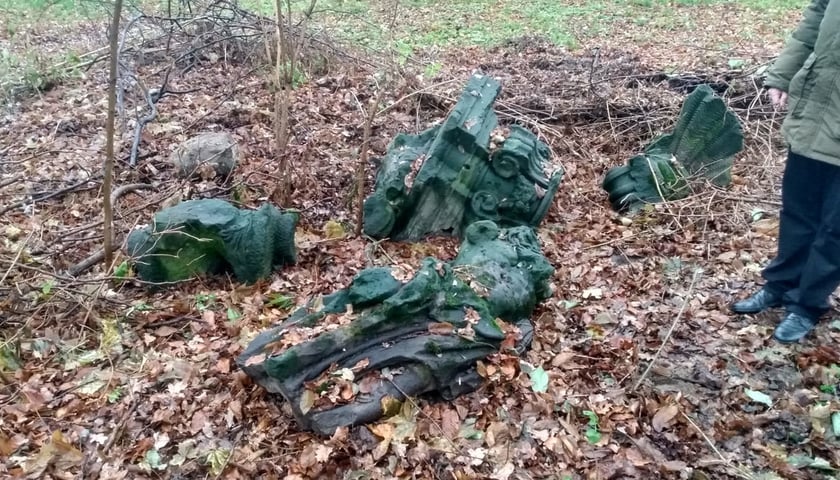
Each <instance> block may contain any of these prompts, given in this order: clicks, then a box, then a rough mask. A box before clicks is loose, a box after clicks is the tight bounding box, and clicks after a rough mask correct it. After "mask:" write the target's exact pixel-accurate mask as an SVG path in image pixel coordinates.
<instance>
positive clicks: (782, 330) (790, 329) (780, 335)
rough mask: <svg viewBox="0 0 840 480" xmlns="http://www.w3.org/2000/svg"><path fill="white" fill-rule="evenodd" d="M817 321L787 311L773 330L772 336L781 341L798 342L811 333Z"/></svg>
mask: <svg viewBox="0 0 840 480" xmlns="http://www.w3.org/2000/svg"><path fill="white" fill-rule="evenodd" d="M816 326H817V321H816V320H814V319H811V318H808V317H806V316H804V315H799V314H798V313H788V314H787V315H785V318H783V319H782V323H780V324H779V326H778V327H776V331H775V332H773V338H775V339H776V340H777V341H779V342H781V343H793V342H798V341H800V340H802V339H803V338H805V336H806V335H808V334H809V333H811V330H813V329H814V327H816Z"/></svg>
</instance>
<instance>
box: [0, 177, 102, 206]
mask: <svg viewBox="0 0 840 480" xmlns="http://www.w3.org/2000/svg"><path fill="white" fill-rule="evenodd" d="M98 177H99V175H94V176H93V177H90V178H87V179H85V180H82V181H80V182H76V183H74V184H73V185H70V186H69V187H65V188H62V189H60V190H56V191H54V192H50V193H48V194H46V195H43V196H39V197H38V198H35V196H34V195H30V196H31V197H32V198H28V199H26V200H21V201H19V202H16V203H13V204H11V205H6V206H5V207H3V208H2V209H0V215H3V214H4V213H6V212H8V211H9V210H14V209H16V208H19V207H25V206H26V205H28V204H30V203H35V202H43V201H44V200H49V199H50V198H55V197H58V196H59V195H64V194H66V193H70V192H72V191H74V190H76V189H77V188H79V187H81V186H82V185H84V184H86V183H88V182H93V181H95V180H97V179H98Z"/></svg>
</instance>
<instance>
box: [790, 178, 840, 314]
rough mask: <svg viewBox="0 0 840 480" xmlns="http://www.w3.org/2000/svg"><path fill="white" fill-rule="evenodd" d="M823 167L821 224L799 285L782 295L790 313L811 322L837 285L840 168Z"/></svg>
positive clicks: (839, 273)
mask: <svg viewBox="0 0 840 480" xmlns="http://www.w3.org/2000/svg"><path fill="white" fill-rule="evenodd" d="M825 165H826V168H825V169H824V174H823V178H825V179H826V185H825V196H826V201H825V202H824V204H823V206H822V209H821V216H822V223H821V225H820V228H819V229H818V231H817V235H816V237H815V238H814V243H813V244H812V245H811V248H809V249H808V259H807V261H806V262H805V265H804V266H803V268H802V273H801V276H800V280H799V285H798V286H797V288H795V289H792V290H790V291H788V292H787V295H786V297H787V298H786V300H787V302H786V303H788V304H789V305H788V309H789V310H790V311H793V312H796V313H798V314H800V315H806V316H809V317H812V318H814V319H816V318H817V317H819V316H820V315H822V314H824V313H825V312H826V311H828V309H829V304H828V298H829V297H830V296H831V294H832V293H833V292H834V291H835V290H836V289H837V287H838V286H839V285H840V197H838V196H839V195H840V167H837V166H834V165H829V164H825Z"/></svg>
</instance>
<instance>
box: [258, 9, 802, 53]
mask: <svg viewBox="0 0 840 480" xmlns="http://www.w3.org/2000/svg"><path fill="white" fill-rule="evenodd" d="M243 4H245V5H248V6H250V7H251V8H254V9H255V10H257V11H259V12H261V13H263V14H266V15H273V5H274V3H273V0H243ZM724 4H726V5H728V6H729V7H731V9H732V10H733V11H737V12H742V13H743V12H752V13H754V14H755V15H749V16H745V18H749V21H748V22H742V24H743V27H742V32H743V33H744V36H745V37H748V38H749V37H751V36H753V35H755V34H757V32H762V33H766V32H767V31H768V30H771V31H775V32H777V33H778V35H783V34H784V33H783V32H787V31H788V30H789V29H790V28H792V27H793V24H792V22H794V20H793V19H795V18H798V15H799V13H800V12H801V11H802V9H803V8H804V7H805V6H806V5H807V4H808V0H739V1H736V0H572V1H565V2H558V1H556V0H532V1H529V2H520V1H515V0H461V1H457V2H452V1H440V0H405V1H403V2H400V7H399V8H400V10H399V11H398V13H397V17H396V22H394V27H393V31H390V26H391V23H392V22H391V18H392V17H393V10H392V9H393V4H392V2H388V1H385V2H378V1H368V0H319V1H318V3H317V6H316V11H315V14H314V16H313V19H312V21H313V22H314V23H316V24H318V25H319V26H323V27H326V28H328V29H329V30H330V31H331V32H332V33H333V35H335V36H336V37H337V38H340V39H343V40H345V41H348V42H350V43H353V44H357V45H361V46H366V47H369V48H372V49H376V50H381V49H382V48H390V49H393V50H395V51H396V52H397V53H398V54H399V55H400V56H408V55H410V54H411V53H413V52H415V51H418V50H422V49H439V48H451V47H459V46H468V45H478V46H493V45H498V44H501V43H503V42H505V41H507V40H511V39H515V38H519V37H523V36H540V37H544V38H547V39H549V40H551V41H553V42H554V43H556V44H558V45H562V46H566V47H568V48H571V49H575V48H580V47H582V46H584V44H586V43H587V42H589V41H591V40H593V39H599V40H606V41H608V40H609V38H610V36H611V35H613V34H616V33H623V32H624V31H625V30H626V29H627V28H628V27H630V28H632V27H637V28H638V29H639V36H638V37H637V38H642V37H644V36H648V37H650V38H656V36H663V35H668V33H669V32H675V31H692V30H697V31H698V32H699V31H702V30H703V29H704V28H703V27H704V26H706V25H709V24H711V25H715V24H717V23H720V22H719V20H717V19H715V18H713V17H712V16H711V14H710V12H709V11H708V10H707V9H708V8H709V7H712V6H720V5H724ZM308 5H309V2H308V0H294V1H293V2H292V7H293V10H295V11H300V10H301V9H303V8H305V7H306V6H308ZM768 25H770V26H771V27H772V28H769V29H768V28H767V26H768ZM602 43H603V42H602Z"/></svg>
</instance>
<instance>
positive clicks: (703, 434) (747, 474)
mask: <svg viewBox="0 0 840 480" xmlns="http://www.w3.org/2000/svg"><path fill="white" fill-rule="evenodd" d="M680 415H682V416H683V418H685V419H686V420H687V421H688V423H690V424H691V426H692V427H694V429H695V430H697V433H699V434H700V436H701V437H703V440H705V441H706V444H707V445H709V448H711V449H712V451H714V452H715V454H717V456H718V458H720V460H721V461H722V462H723V463H724V464H725V465H726V466H727V467H729V468H731V469H732V470H734V471H735V472H736V473H738V475H739V476H741V477H742V478H745V479H747V480H752V479H753V478H755V475H753V474H752V473H750V472H748V471H745V470H744V469H742V468H741V467H737V466H735V465H733V464H732V462H731V461H729V460H728V459H727V458H726V457H724V456H723V454H722V453H721V452H720V450H718V448H717V447H716V446H715V444H714V442H712V439H711V438H709V436H708V435H706V432H704V431H703V430H702V429H701V428H700V426H699V425H697V423H695V422H694V420H692V419H691V417H689V416H688V415H686V414H685V412H683V411H682V410H680Z"/></svg>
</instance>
